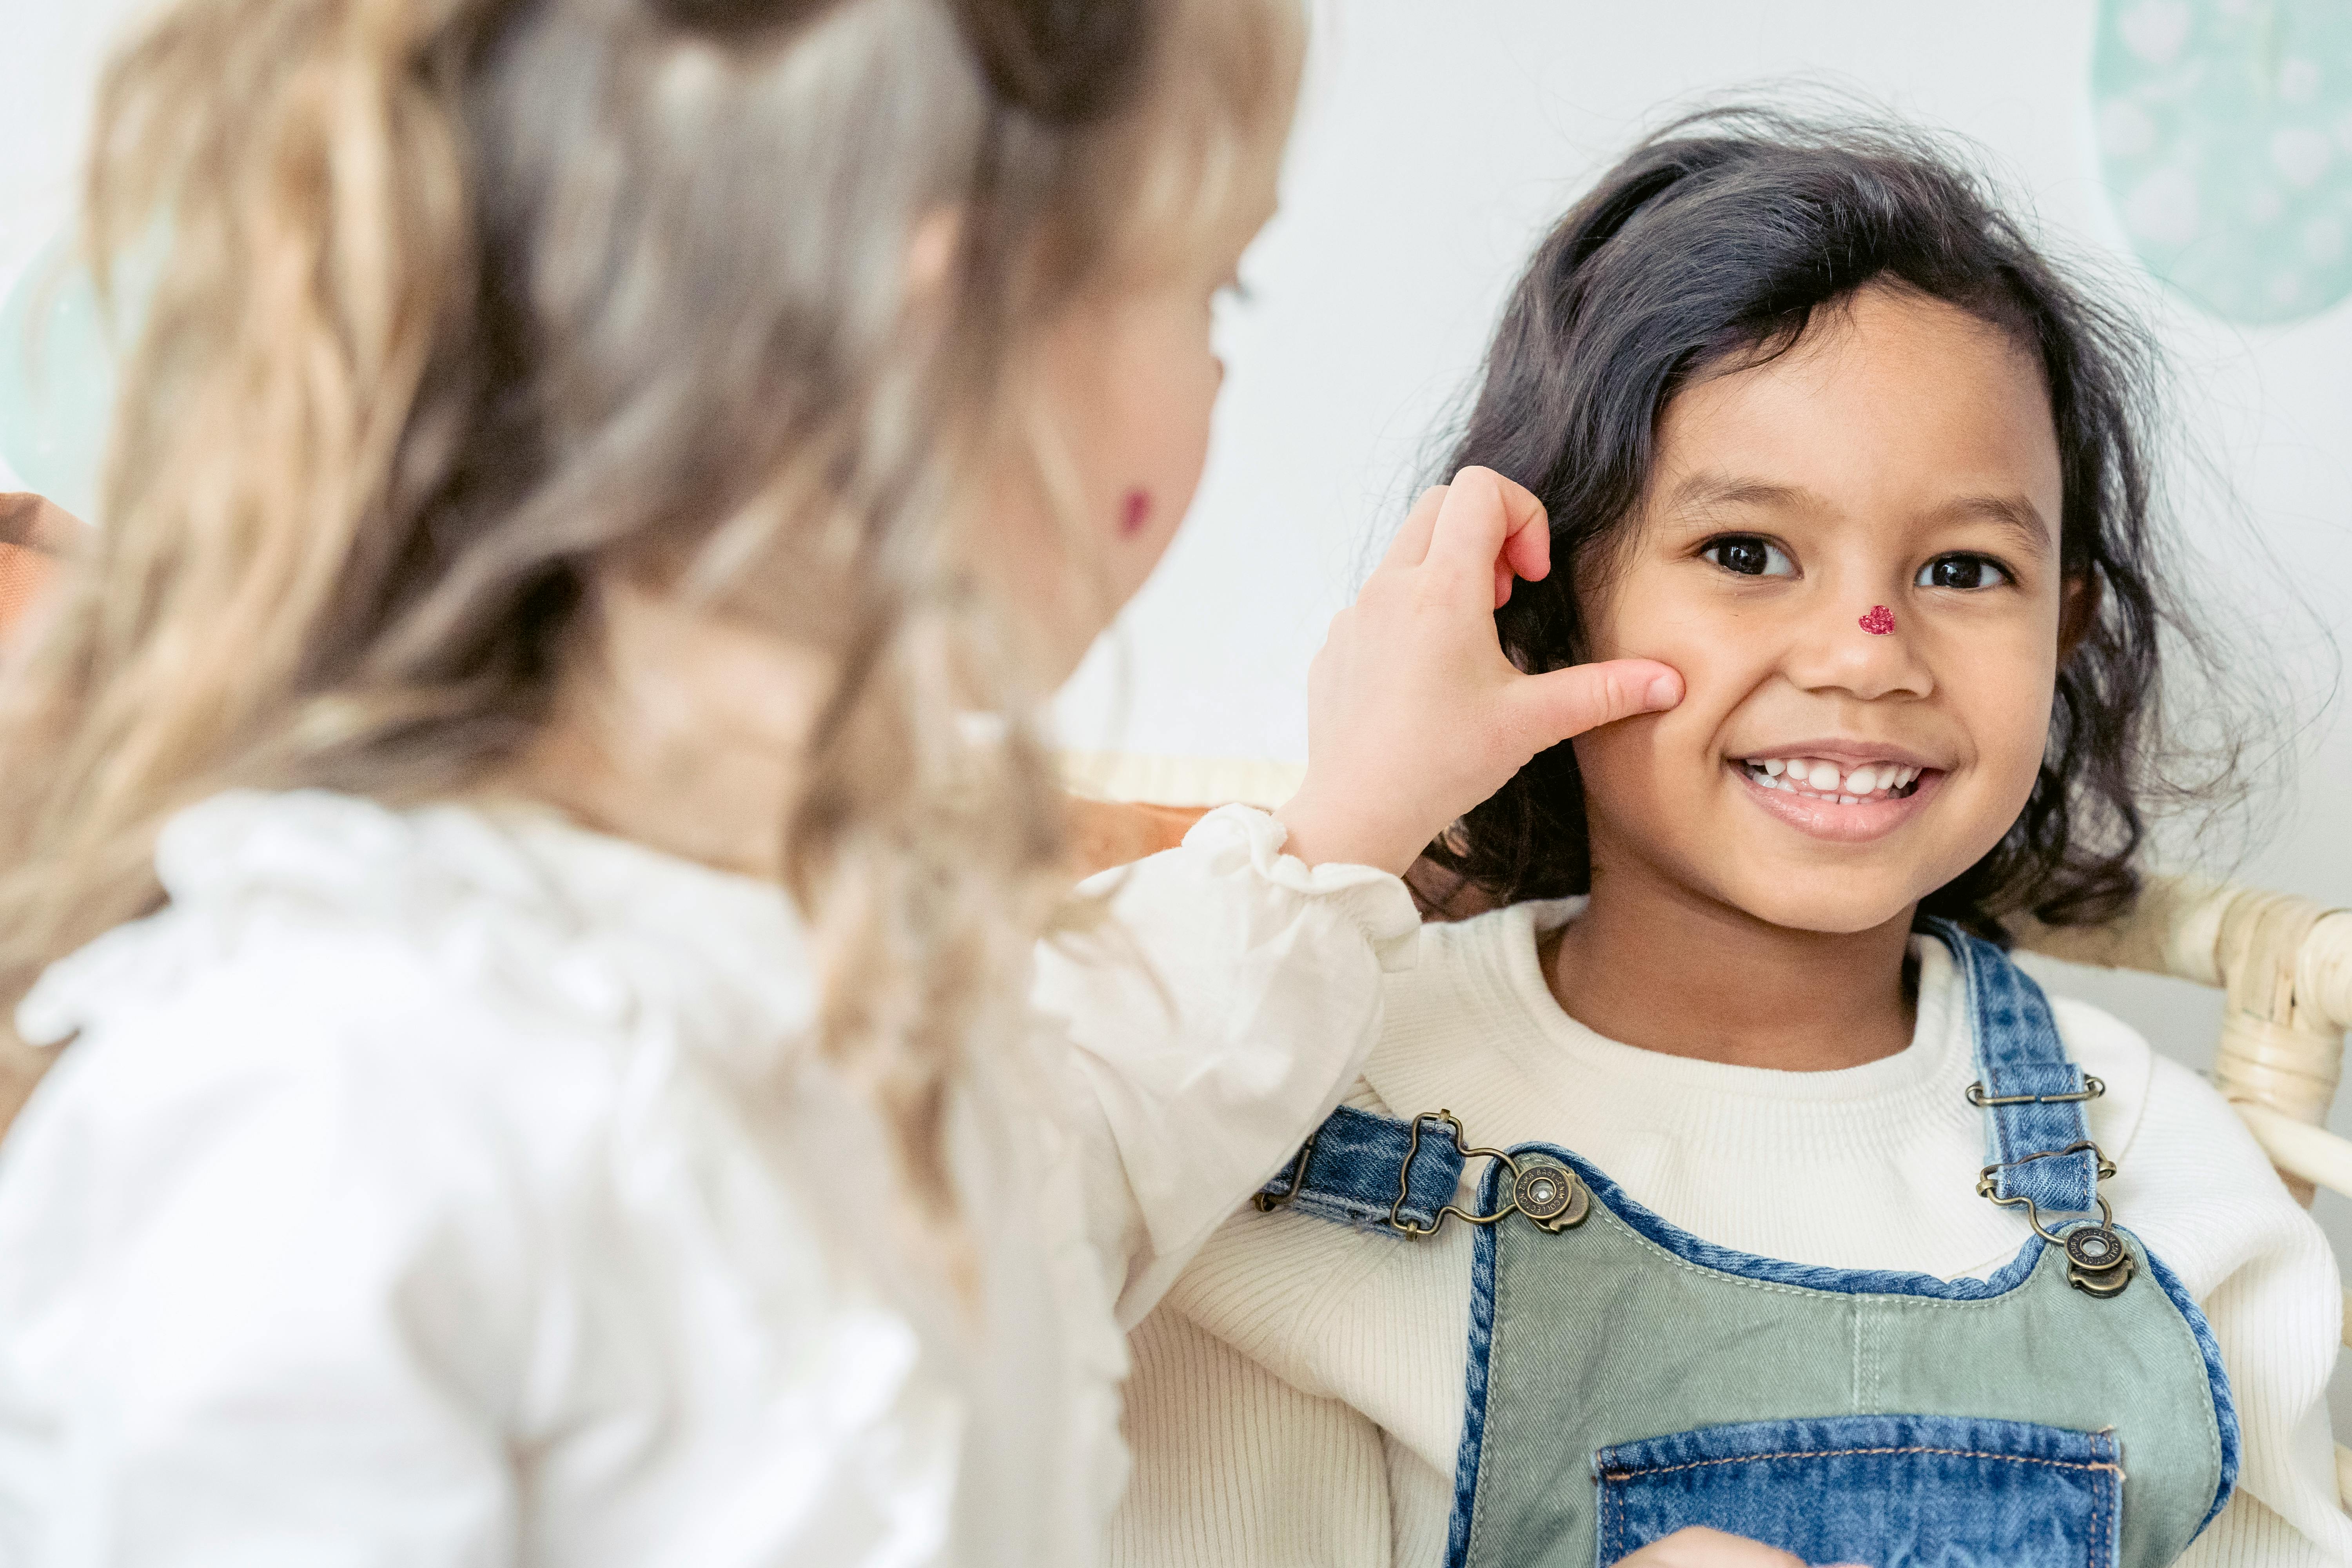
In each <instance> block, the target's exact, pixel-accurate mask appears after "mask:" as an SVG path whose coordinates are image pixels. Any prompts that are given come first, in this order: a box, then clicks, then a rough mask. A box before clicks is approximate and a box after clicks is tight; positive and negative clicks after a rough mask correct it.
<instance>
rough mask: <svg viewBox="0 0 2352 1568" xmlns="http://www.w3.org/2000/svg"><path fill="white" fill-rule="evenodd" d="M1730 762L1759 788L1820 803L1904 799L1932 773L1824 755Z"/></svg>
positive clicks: (1916, 790) (1868, 802) (1912, 767)
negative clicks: (1842, 761)
mask: <svg viewBox="0 0 2352 1568" xmlns="http://www.w3.org/2000/svg"><path fill="white" fill-rule="evenodd" d="M1732 765H1733V766H1734V767H1736V768H1738V769H1739V770H1740V771H1741V772H1742V773H1746V774H1747V776H1748V783H1750V784H1756V785H1758V786H1759V787H1760V788H1763V789H1769V790H1779V791H1781V792H1782V793H1784V794H1788V795H1795V796H1796V797H1797V798H1799V799H1800V800H1809V801H1814V802H1818V803H1819V804H1821V805H1869V804H1871V803H1873V802H1875V801H1887V800H1907V799H1909V798H1910V797H1911V796H1912V795H1916V794H1917V793H1918V792H1919V779H1920V776H1921V775H1922V774H1923V773H1932V772H1934V770H1933V769H1931V768H1920V767H1914V766H1911V765H1910V764H1908V763H1893V762H1879V763H1838V762H1832V761H1831V760H1830V759H1828V758H1826V757H1748V758H1742V759H1740V760H1738V761H1737V762H1735V763H1733V764H1732Z"/></svg>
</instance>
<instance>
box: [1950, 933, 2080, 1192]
mask: <svg viewBox="0 0 2352 1568" xmlns="http://www.w3.org/2000/svg"><path fill="white" fill-rule="evenodd" d="M1921 923H1922V924H1923V925H1924V926H1925V927H1926V928H1927V931H1928V932H1929V934H1931V935H1933V936H1934V937H1935V938H1936V939H1937V941H1938V942H1942V943H1943V944H1944V945H1945V946H1946V947H1948V948H1949V949H1950V950H1951V953H1952V963H1954V964H1955V965H1956V966H1957V967H1958V970H1959V972H1960V973H1961V974H1962V976H1964V977H1965V979H1966V980H1967V983H1968V998H1969V1032H1970V1033H1971V1034H1972V1035H1973V1036H1974V1037H1975V1038H1976V1065H1977V1081H1978V1083H1979V1085H1980V1086H1981V1088H1980V1089H1977V1090H1976V1091H1974V1095H1973V1098H1975V1099H1976V1100H1977V1102H1978V1103H1979V1105H1981V1106H1982V1107H1983V1108H1984V1113H1985V1163H1986V1164H1988V1165H1991V1166H1994V1167H1997V1168H1996V1169H1995V1170H1994V1172H1993V1180H1994V1183H1995V1191H1996V1192H1997V1194H1999V1195H2000V1197H2002V1198H2011V1199H2013V1198H2028V1199H2031V1200H2032V1203H2033V1205H2034V1207H2035V1208H2037V1209H2040V1210H2043V1211H2045V1212H2054V1213H2061V1214H2083V1213H2087V1212H2088V1211H2090V1210H2092V1209H2094V1208H2096V1207H2097V1206H2098V1191H2099V1154H2098V1151H2097V1150H2096V1149H2095V1148H2093V1147H2091V1146H2090V1144H2091V1125H2090V1119H2089V1118H2088V1117H2086V1116H2085V1115H2084V1113H2083V1106H2084V1101H2086V1100H2089V1099H2090V1098H2091V1097H2092V1095H2093V1094H2094V1093H2095V1090H2094V1089H2091V1087H2090V1086H2089V1084H2088V1083H2087V1082H2086V1080H2085V1079H2084V1076H2083V1069H2082V1068H2078V1067H2076V1066H2075V1065H2074V1063H2073V1062H2072V1061H2069V1060H2068V1059H2067V1057H2066V1047H2065V1046H2064V1044H2063V1042H2061V1041H2060V1039H2059V1038H2058V1025H2057V1022H2056V1020H2055V1019H2053V1017H2052V1016H2051V1013H2050V1002H2049V999H2048V998H2047V997H2045V996H2044V995H2043V994H2042V987H2041V986H2039V985H2037V984H2034V983H2033V977H2032V975H2030V974H2027V973H2025V972H2024V971H2023V970H2021V969H2020V968H2018V967H2017V965H2016V964H2015V963H2011V961H2010V958H2009V955H2008V954H2007V953H2005V952H2001V951H2000V949H1999V948H1997V947H1995V946H1994V945H1993V944H1992V943H1990V942H1985V941H1983V940H1982V939H1980V938H1978V937H1973V936H1970V935H1969V933H1968V932H1966V931H1962V930H1960V928H1959V927H1958V926H1956V925H1954V924H1952V923H1951V922H1950V921H1942V920H1927V921H1922V922H1921ZM2069 1150H2072V1151H2074V1152H2071V1153H2070V1152H2067V1151H2069Z"/></svg>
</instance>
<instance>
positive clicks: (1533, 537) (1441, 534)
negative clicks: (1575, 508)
mask: <svg viewBox="0 0 2352 1568" xmlns="http://www.w3.org/2000/svg"><path fill="white" fill-rule="evenodd" d="M1550 521H1551V520H1550V519H1549V517H1547V516H1546V515H1545V513H1544V509H1543V502H1541V501H1539V500H1537V499H1536V498H1535V493H1534V492H1533V491H1531V490H1529V489H1528V488H1527V487H1526V486H1525V485H1522V484H1518V483H1517V482H1515V481H1513V480H1510V479H1505V478H1504V477H1503V476H1502V475H1500V474H1498V473H1496V471H1495V470H1494V469H1492V468H1475V467H1474V468H1465V469H1463V470H1462V471H1461V472H1460V473H1458V474H1456V475H1454V482H1453V484H1451V485H1450V486H1448V487H1447V488H1446V493H1445V500H1444V505H1442V506H1440V507H1439V508H1438V510H1437V520H1436V525H1435V527H1434V529H1433V531H1432V532H1431V535H1430V541H1429V554H1428V556H1427V557H1426V558H1425V560H1424V561H1423V564H1424V565H1427V566H1430V567H1432V568H1434V569H1435V570H1437V571H1439V572H1441V573H1443V574H1444V575H1445V576H1446V577H1447V578H1448V579H1449V580H1456V579H1458V580H1459V581H1461V582H1463V583H1465V584H1468V583H1475V584H1478V590H1479V592H1480V593H1481V594H1482V595H1491V594H1492V593H1493V591H1494V584H1495V563H1496V562H1497V561H1501V560H1508V561H1509V563H1510V564H1511V566H1512V567H1513V569H1514V570H1517V572H1518V574H1519V575H1521V576H1523V577H1530V578H1533V577H1540V576H1542V575H1543V574H1544V571H1545V570H1546V569H1548V568H1549V564H1550V559H1551V527H1550ZM1530 566H1532V567H1534V568H1535V570H1533V571H1529V570H1528V567H1530Z"/></svg>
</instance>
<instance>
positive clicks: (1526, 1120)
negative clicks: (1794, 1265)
mask: <svg viewBox="0 0 2352 1568" xmlns="http://www.w3.org/2000/svg"><path fill="white" fill-rule="evenodd" d="M1582 905H1583V900H1580V899H1579V900H1552V901H1545V902H1530V903H1524V904H1517V905H1513V906H1511V907H1509V908H1507V909H1504V910H1496V911H1495V912H1494V913H1492V914H1488V915H1483V916H1480V917H1477V918H1476V919H1475V920H1472V921H1463V922H1460V923H1459V924H1457V925H1453V926H1447V927H1438V928H1433V929H1432V930H1431V931H1429V932H1427V933H1425V938H1427V939H1433V940H1431V942H1430V948H1429V950H1426V951H1425V955H1424V957H1423V963H1424V964H1425V965H1444V966H1446V967H1448V968H1452V969H1454V971H1455V972H1456V973H1458V975H1459V976H1460V984H1459V986H1458V990H1454V991H1450V992H1449V1001H1459V1002H1460V1003H1461V1004H1463V1005H1465V1008H1466V1009H1467V1010H1468V1013H1469V1016H1468V1017H1465V1019H1464V1020H1463V1022H1464V1023H1465V1025H1466V1027H1461V1028H1453V1029H1448V1030H1447V1031H1446V1032H1447V1034H1448V1036H1449V1038H1448V1039H1447V1040H1446V1042H1445V1044H1444V1048H1443V1049H1442V1050H1432V1049H1429V1048H1427V1047H1428V1044H1429V1042H1428V1041H1427V1040H1426V1039H1424V1038H1422V1037H1419V1036H1418V1034H1417V1033H1416V1032H1413V1031H1405V1032H1402V1033H1400V1032H1394V1031H1392V1032H1391V1034H1390V1035H1389V1036H1387V1037H1384V1039H1383V1041H1382V1044H1381V1047H1380V1048H1379V1049H1377V1050H1375V1052H1374V1053H1373V1056H1372V1058H1371V1060H1370V1063H1369V1064H1367V1066H1366V1068H1365V1071H1364V1078H1365V1081H1366V1082H1367V1083H1369V1084H1370V1086H1371V1088H1372V1089H1373V1090H1374V1092H1376V1093H1377V1094H1378V1095H1379V1096H1380V1098H1381V1100H1382V1101H1383V1102H1384V1103H1386V1104H1387V1105H1388V1106H1389V1107H1390V1109H1391V1110H1392V1111H1394V1112H1395V1113H1396V1114H1397V1115H1400V1116H1410V1115H1413V1114H1416V1113H1422V1112H1427V1111H1433V1110H1438V1109H1439V1108H1441V1107H1443V1108H1445V1109H1448V1110H1453V1111H1454V1113H1455V1114H1456V1115H1458V1116H1460V1117H1461V1118H1462V1119H1463V1121H1464V1124H1465V1131H1466V1132H1467V1133H1468V1135H1469V1136H1470V1137H1471V1139H1472V1140H1473V1141H1475V1142H1484V1143H1488V1144H1498V1143H1499V1144H1506V1145H1507V1144H1510V1143H1517V1142H1560V1131H1559V1130H1560V1128H1561V1127H1562V1126H1564V1125H1572V1124H1575V1122H1576V1121H1578V1120H1579V1119H1578V1118H1577V1117H1576V1116H1575V1115H1574V1110H1575V1108H1576V1107H1577V1106H1578V1104H1579V1102H1580V1101H1584V1100H1590V1099H1591V1098H1592V1097H1593V1095H1595V1094H1596V1093H1599V1094H1602V1095H1606V1096H1608V1097H1609V1098H1611V1099H1613V1100H1622V1099H1623V1098H1624V1097H1628V1096H1632V1097H1635V1098H1637V1099H1639V1100H1642V1101H1643V1102H1646V1103H1651V1104H1653V1105H1654V1106H1655V1107H1656V1110H1657V1121H1658V1124H1659V1125H1660V1126H1661V1127H1666V1126H1674V1127H1679V1128H1682V1129H1685V1130H1686V1131H1696V1129H1699V1128H1702V1127H1706V1128H1721V1127H1723V1126H1725V1125H1727V1119H1729V1120H1730V1121H1736V1122H1737V1123H1738V1125H1741V1126H1743V1127H1747V1128H1749V1129H1750V1130H1751V1131H1754V1130H1760V1129H1762V1128H1765V1127H1769V1128H1770V1129H1771V1130H1772V1131H1771V1134H1770V1135H1771V1136H1772V1137H1773V1138H1774V1139H1775V1140H1776V1141H1779V1142H1785V1143H1787V1144H1790V1145H1795V1146H1805V1145H1816V1146H1824V1147H1826V1146H1830V1145H1842V1146H1844V1147H1846V1148H1848V1149H1853V1148H1857V1147H1864V1146H1867V1147H1879V1146H1884V1148H1885V1150H1886V1151H1887V1152H1895V1151H1896V1150H1899V1149H1901V1148H1902V1147H1904V1146H1905V1145H1906V1143H1908V1142H1911V1141H1912V1140H1914V1139H1916V1136H1917V1135H1918V1134H1919V1132H1920V1131H1921V1130H1922V1129H1923V1127H1924V1126H1929V1125H1932V1126H1936V1127H1938V1128H1940V1129H1942V1130H1943V1131H1948V1132H1950V1131H1958V1132H1960V1133H1962V1134H1963V1136H1965V1135H1966V1132H1967V1130H1968V1129H1969V1128H1972V1127H1973V1126H1974V1125H1975V1124H1976V1123H1977V1122H1978V1121H1979V1119H1980V1116H1981V1113H1980V1112H1979V1111H1977V1110H1974V1109H1972V1108H1971V1107H1969V1105H1968V1104H1967V1102H1966V1100H1965V1098H1964V1096H1963V1093H1962V1091H1963V1089H1964V1088H1965V1086H1966V1085H1967V1083H1968V1082H1969V1079H1971V1078H1972V1077H1973V1076H1974V1072H1973V1059H1974V1057H1973V1049H1972V1042H1971V1040H1970V1037H1969V1025H1968V1016H1967V1006H1966V1002H1965V999H1964V998H1963V997H1962V996H1961V995H1960V994H1959V991H1958V984H1957V972H1956V971H1955V969H1954V968H1953V965H1952V962H1951V958H1950V955H1949V954H1948V953H1946V952H1944V951H1943V948H1942V946H1941V944H1940V943H1937V942H1934V941H1933V940H1922V939H1919V938H1916V937H1915V938H1914V939H1913V951H1914V952H1915V954H1916V957H1917V959H1918V963H1919V995H1918V1011H1917V1016H1916V1021H1915V1023H1914V1026H1913V1030H1912V1039H1911V1043H1910V1044H1909V1045H1908V1046H1906V1047H1904V1048H1903V1049H1902V1050H1900V1051H1897V1052H1895V1054H1894V1055H1892V1056H1888V1057H1884V1058H1880V1059H1879V1060H1877V1061H1874V1062H1865V1063H1864V1064H1862V1065H1861V1066H1859V1067H1852V1068H1832V1069H1830V1070H1828V1071H1823V1072H1792V1071H1787V1070H1783V1069H1780V1068H1754V1067H1742V1066H1736V1065H1732V1064H1728V1063H1723V1062H1711V1061H1706V1060H1702V1059H1699V1058H1690V1057H1676V1056H1669V1055H1666V1054H1665V1053H1664V1052H1659V1051H1652V1050H1645V1049H1643V1048H1642V1047H1638V1046H1631V1045H1627V1044H1625V1043H1623V1042H1622V1041H1618V1040H1612V1039H1609V1038H1607V1037H1604V1036H1602V1035H1601V1034H1599V1033H1597V1032H1595V1031H1594V1030H1592V1029H1591V1028H1589V1027H1587V1026H1585V1025H1583V1024H1580V1023H1579V1022H1578V1021H1577V1020H1576V1019H1575V1018H1573V1017H1571V1016H1570V1015H1569V1014H1568V1013H1567V1012H1566V1011H1565V1010H1563V1009H1562V1008H1561V1007H1560V1005H1559V1003H1558V1002H1557V1001H1555V1000H1554V999H1553V997H1552V994H1551V990H1550V987H1549V986H1548V985H1547V984H1545V983H1544V977H1543V973H1542V969H1541V966H1540V964H1539V963H1538V956H1537V942H1538V939H1539V937H1541V936H1542V935H1543V934H1545V933H1548V932H1549V931H1552V930H1554V929H1556V928H1557V927H1559V925H1561V924H1564V923H1566V921H1569V920H1571V919H1573V918H1574V917H1575V915H1576V914H1577V913H1578V912H1579V911H1580V910H1581V908H1582Z"/></svg>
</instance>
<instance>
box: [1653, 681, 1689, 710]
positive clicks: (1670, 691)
mask: <svg viewBox="0 0 2352 1568" xmlns="http://www.w3.org/2000/svg"><path fill="white" fill-rule="evenodd" d="M1681 700H1683V683H1682V682H1681V681H1680V680H1679V679H1676V678H1675V677H1674V676H1671V675H1662V676H1660V677H1658V679H1655V680H1653V681H1652V682H1650V706H1651V707H1653V708H1671V707H1673V706H1674V705H1675V703H1677V702H1679V701H1681Z"/></svg>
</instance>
